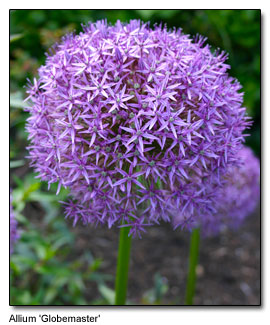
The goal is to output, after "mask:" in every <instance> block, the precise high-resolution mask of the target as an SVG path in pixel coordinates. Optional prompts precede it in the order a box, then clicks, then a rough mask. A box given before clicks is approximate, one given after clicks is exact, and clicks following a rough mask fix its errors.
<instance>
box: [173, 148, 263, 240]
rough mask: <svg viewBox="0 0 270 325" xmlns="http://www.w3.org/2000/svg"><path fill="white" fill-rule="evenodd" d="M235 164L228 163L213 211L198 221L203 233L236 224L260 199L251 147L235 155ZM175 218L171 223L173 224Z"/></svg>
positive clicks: (258, 164)
mask: <svg viewBox="0 0 270 325" xmlns="http://www.w3.org/2000/svg"><path fill="white" fill-rule="evenodd" d="M237 159H238V165H237V166H231V167H230V168H229V169H228V172H227V173H226V175H224V176H223V180H222V183H223V186H219V187H218V188H217V194H216V200H215V202H213V207H214V208H215V212H214V213H212V214H205V215H201V216H200V218H199V221H198V224H199V225H200V226H201V228H202V231H203V234H204V235H213V234H217V233H218V232H219V231H220V230H221V229H222V228H223V227H224V226H228V227H231V228H237V227H239V226H240V225H241V224H242V222H243V221H244V219H245V218H246V217H247V216H249V215H250V214H251V213H252V212H253V211H254V210H255V208H256V206H257V205H258V202H259V198H260V163H259V160H258V159H257V158H256V157H255V156H254V154H253V152H252V150H251V149H250V148H248V147H244V148H243V149H242V150H241V151H239V153H238V154H237ZM178 218H179V217H176V219H175V223H177V222H178V221H177V219H178Z"/></svg>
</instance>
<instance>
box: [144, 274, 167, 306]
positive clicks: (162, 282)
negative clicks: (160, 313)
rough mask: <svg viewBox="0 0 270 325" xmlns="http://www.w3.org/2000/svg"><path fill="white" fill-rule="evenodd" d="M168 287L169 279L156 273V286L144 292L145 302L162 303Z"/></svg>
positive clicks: (149, 303)
mask: <svg viewBox="0 0 270 325" xmlns="http://www.w3.org/2000/svg"><path fill="white" fill-rule="evenodd" d="M168 289H169V287H168V284H167V279H166V278H164V277H162V276H161V275H160V274H159V273H156V274H155V276H154V287H153V288H152V289H150V290H149V291H147V292H146V293H145V294H144V296H143V299H142V302H143V304H145V305H160V304H161V303H162V300H163V298H164V296H165V294H166V293H167V291H168Z"/></svg>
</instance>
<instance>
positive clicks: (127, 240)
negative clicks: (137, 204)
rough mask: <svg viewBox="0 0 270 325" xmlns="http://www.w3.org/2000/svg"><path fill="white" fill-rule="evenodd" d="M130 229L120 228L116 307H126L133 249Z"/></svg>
mask: <svg viewBox="0 0 270 325" xmlns="http://www.w3.org/2000/svg"><path fill="white" fill-rule="evenodd" d="M129 230H130V227H122V228H120V239H119V247H118V259H117V270H116V281H115V305H125V303H126V295H127V284H128V268H129V257H130V248H131V236H128V234H129Z"/></svg>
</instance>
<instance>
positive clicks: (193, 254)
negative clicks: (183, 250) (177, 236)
mask: <svg viewBox="0 0 270 325" xmlns="http://www.w3.org/2000/svg"><path fill="white" fill-rule="evenodd" d="M199 246H200V229H199V228H195V229H194V230H193V231H192V233H191V236H190V250H189V266H188V278H187V287H186V298H185V305H192V304H193V297H194V294H195V286H196V267H197V264H198V257H199Z"/></svg>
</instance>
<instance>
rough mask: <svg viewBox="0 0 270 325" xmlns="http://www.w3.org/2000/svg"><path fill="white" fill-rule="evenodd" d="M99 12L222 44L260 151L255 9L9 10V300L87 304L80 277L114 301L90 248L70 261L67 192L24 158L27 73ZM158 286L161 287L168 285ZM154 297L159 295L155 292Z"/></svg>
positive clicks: (257, 16) (257, 20)
mask: <svg viewBox="0 0 270 325" xmlns="http://www.w3.org/2000/svg"><path fill="white" fill-rule="evenodd" d="M98 19H107V21H108V22H111V23H114V22H115V21H116V20H117V19H120V20H121V21H123V22H125V21H128V20H130V19H141V20H143V21H150V22H151V25H152V26H153V24H154V23H161V22H162V23H165V24H167V26H168V27H174V26H175V27H181V28H182V29H183V32H184V33H186V34H190V35H195V34H197V33H199V34H201V35H204V36H206V37H207V38H208V43H209V44H211V45H212V46H213V48H217V47H219V48H221V49H222V50H225V51H227V52H228V53H229V54H230V55H229V60H228V63H229V64H230V65H231V72H230V73H231V75H232V76H234V77H236V78H237V79H238V80H239V81H240V83H241V84H242V85H243V90H244V92H245V96H244V105H245V106H246V107H247V110H248V114H249V115H250V116H252V118H253V121H254V124H253V126H252V129H251V130H250V132H249V133H250V134H251V136H250V137H249V138H248V139H247V144H248V145H249V146H251V147H252V148H253V150H254V151H255V152H256V154H257V155H259V154H260V113H261V112H260V19H261V14H260V11H259V10H11V11H10V158H11V166H10V167H11V187H12V188H14V208H15V212H16V215H17V218H18V220H19V221H20V228H21V232H22V234H21V240H20V241H19V242H18V244H17V247H16V250H15V253H14V254H13V256H12V257H11V271H12V272H11V284H12V285H11V304H18V305H20V304H85V303H86V301H85V298H84V297H83V295H82V293H83V291H84V290H85V288H86V287H87V285H86V284H85V281H86V282H87V281H88V282H89V281H92V282H95V284H96V285H97V287H98V290H99V293H100V298H98V299H97V300H95V301H92V303H93V304H94V303H100V302H101V303H102V302H103V303H104V304H105V303H110V301H112V295H113V292H111V291H110V289H109V288H108V287H107V286H106V280H108V279H109V276H108V275H106V274H103V273H102V272H101V271H99V267H100V265H101V264H102V261H101V260H99V259H97V258H95V257H94V256H92V255H91V253H90V252H89V253H87V254H88V255H87V254H82V255H81V256H80V258H79V259H75V261H74V262H72V263H71V262H70V263H69V264H68V265H67V262H66V261H67V260H72V256H73V255H74V254H73V255H72V245H71V244H72V242H73V241H74V236H73V235H72V233H70V231H69V230H68V228H67V227H66V226H65V223H64V222H63V220H62V219H63V217H62V216H61V211H60V210H59V205H58V204H57V201H58V200H59V199H65V197H66V195H67V193H66V192H65V191H62V192H61V194H60V195H61V197H60V198H59V197H55V195H54V193H55V189H54V188H52V190H51V191H49V192H48V191H47V188H46V185H45V184H43V183H40V181H39V180H37V179H35V178H34V175H33V172H32V170H31V169H29V168H28V165H27V161H26V159H25V156H26V155H27V152H26V149H25V148H26V146H27V135H26V133H25V131H24V128H25V120H26V118H27V113H26V112H24V111H23V107H24V103H23V99H24V98H25V97H26V96H25V90H24V85H25V84H26V78H30V79H31V80H32V79H33V77H34V76H36V75H37V69H38V67H39V66H40V65H42V64H44V62H45V55H44V53H45V52H47V51H48V48H49V47H50V46H52V45H53V44H54V43H55V42H57V41H59V40H60V39H61V37H62V36H63V35H65V34H66V33H67V32H70V31H73V30H76V32H77V33H78V32H80V31H81V23H86V22H88V21H96V20H98ZM27 209H28V210H29V209H30V212H29V215H34V212H33V211H35V209H36V210H37V211H39V214H41V215H40V222H38V220H36V219H35V220H34V219H33V220H31V217H30V218H29V215H28V214H27V218H25V217H24V215H26V213H27V211H28V210H27ZM33 209H34V210H33ZM41 229H42V231H41ZM45 235H46V241H45V240H44V236H45ZM64 238H65V239H64ZM89 254H90V255H89ZM52 278H53V279H54V281H53V282H52V281H51V280H52ZM71 279H73V280H72V281H71ZM155 279H156V280H155V285H156V286H158V288H159V289H158V290H159V291H158V292H160V286H161V287H162V281H161V280H160V279H161V278H160V277H159V275H156V276H155ZM52 283H53V284H52ZM88 285H90V284H89V283H88ZM162 290H163V291H164V292H165V291H166V285H164V287H162ZM156 291H157V289H156V288H153V289H151V290H150V291H149V292H150V293H151V294H150V293H149V294H150V296H151V297H150V298H149V301H148V302H147V300H145V299H146V298H145V297H144V298H143V299H144V300H143V301H144V303H155V301H156V300H155V299H156V298H155V296H154V294H153V293H154V292H156ZM163 291H162V292H163ZM146 297H148V296H147V294H146ZM158 299H159V300H158V301H159V302H160V301H161V300H160V299H161V298H160V296H159V298H158ZM88 303H89V301H88Z"/></svg>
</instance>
